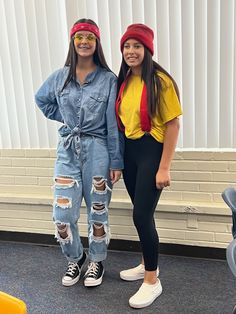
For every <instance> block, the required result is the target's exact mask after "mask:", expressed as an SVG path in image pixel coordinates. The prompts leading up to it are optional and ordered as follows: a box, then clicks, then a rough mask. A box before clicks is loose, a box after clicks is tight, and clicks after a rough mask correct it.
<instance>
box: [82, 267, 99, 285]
mask: <svg viewBox="0 0 236 314" xmlns="http://www.w3.org/2000/svg"><path fill="white" fill-rule="evenodd" d="M103 275H104V270H103V272H102V276H101V277H100V278H99V279H97V280H94V281H86V279H85V280H84V286H85V287H97V286H100V284H101V283H102V279H103Z"/></svg>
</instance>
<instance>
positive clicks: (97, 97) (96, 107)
mask: <svg viewBox="0 0 236 314" xmlns="http://www.w3.org/2000/svg"><path fill="white" fill-rule="evenodd" d="M106 103H107V97H106V96H104V95H101V94H97V93H94V94H92V95H90V97H89V100H88V110H89V112H90V114H92V116H93V119H94V120H99V119H102V118H103V116H104V114H105V112H106Z"/></svg>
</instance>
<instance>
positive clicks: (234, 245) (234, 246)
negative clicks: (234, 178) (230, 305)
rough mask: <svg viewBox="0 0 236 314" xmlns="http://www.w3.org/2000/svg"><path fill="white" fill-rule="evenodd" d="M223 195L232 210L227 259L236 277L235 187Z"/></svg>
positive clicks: (235, 308)
mask: <svg viewBox="0 0 236 314" xmlns="http://www.w3.org/2000/svg"><path fill="white" fill-rule="evenodd" d="M221 195H222V198H223V200H224V201H225V203H226V204H227V205H228V206H229V208H230V209H231V210H232V220H233V226H232V235H233V240H232V241H231V242H230V244H229V245H228V247H227V249H226V259H227V263H228V265H229V268H230V270H231V272H232V273H233V275H234V276H235V277H236V190H235V189H234V188H227V189H226V190H224V192H223V193H222V194H221ZM233 314H236V305H235V307H234V310H233Z"/></svg>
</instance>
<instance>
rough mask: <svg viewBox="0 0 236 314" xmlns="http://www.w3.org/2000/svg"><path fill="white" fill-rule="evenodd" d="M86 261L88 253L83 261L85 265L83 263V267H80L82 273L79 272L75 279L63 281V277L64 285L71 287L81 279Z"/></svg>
mask: <svg viewBox="0 0 236 314" xmlns="http://www.w3.org/2000/svg"><path fill="white" fill-rule="evenodd" d="M86 261H87V254H86V258H85V260H84V263H83V265H82V266H81V268H80V274H79V276H78V277H76V278H75V279H72V280H71V281H70V282H66V281H63V278H62V281H61V282H62V285H63V286H64V287H71V286H73V285H75V284H76V283H77V282H78V281H79V280H80V277H81V272H82V270H83V268H84V265H85V263H86Z"/></svg>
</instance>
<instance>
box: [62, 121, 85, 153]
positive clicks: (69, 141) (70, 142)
mask: <svg viewBox="0 0 236 314" xmlns="http://www.w3.org/2000/svg"><path fill="white" fill-rule="evenodd" d="M58 132H59V134H60V135H61V137H63V138H65V139H64V143H63V145H64V148H65V149H68V148H69V147H71V146H73V148H74V149H75V152H76V154H77V155H79V153H80V137H81V135H82V134H83V133H82V132H81V129H80V128H79V127H77V126H76V127H75V128H74V129H72V130H71V129H69V128H68V127H67V126H65V125H63V126H62V127H61V128H60V129H59V130H58Z"/></svg>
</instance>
